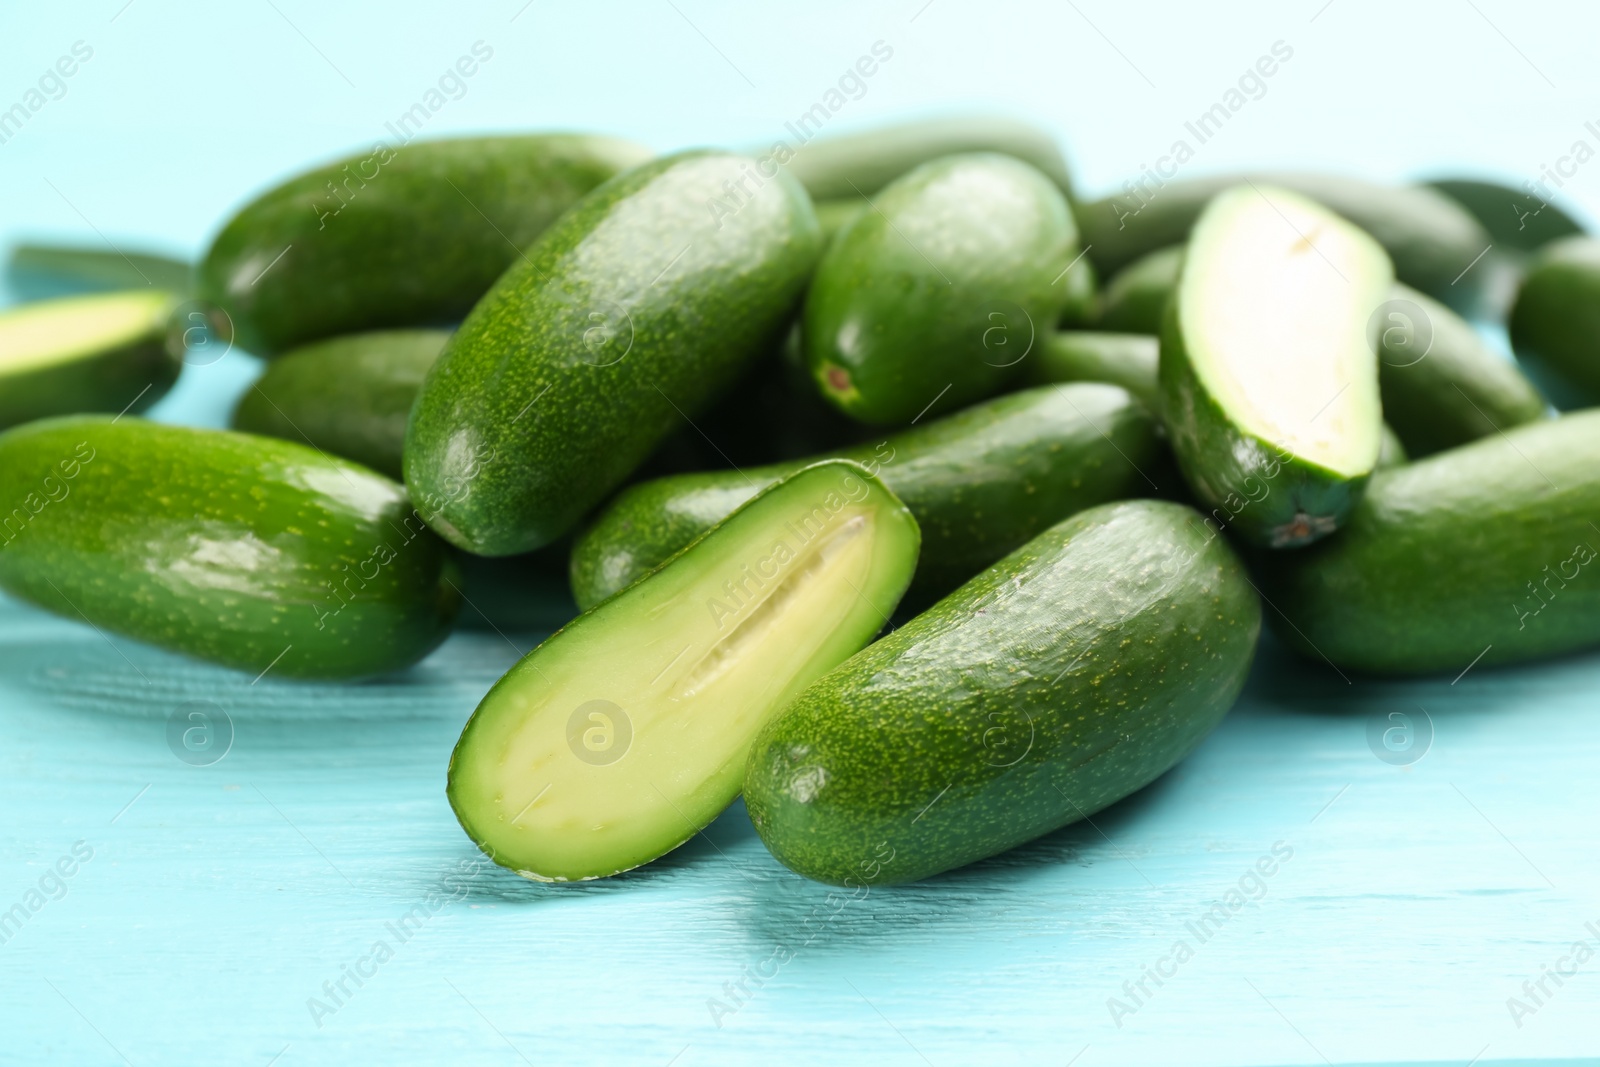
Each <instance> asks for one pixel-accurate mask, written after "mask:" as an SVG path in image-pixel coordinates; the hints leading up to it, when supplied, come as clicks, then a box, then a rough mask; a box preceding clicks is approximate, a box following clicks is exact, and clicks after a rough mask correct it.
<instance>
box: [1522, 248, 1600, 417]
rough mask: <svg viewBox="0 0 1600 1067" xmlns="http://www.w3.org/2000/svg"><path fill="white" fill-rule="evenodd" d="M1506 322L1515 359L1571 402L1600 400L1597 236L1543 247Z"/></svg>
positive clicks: (1599, 250) (1581, 403) (1599, 256)
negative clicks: (1547, 377) (1540, 373)
mask: <svg viewBox="0 0 1600 1067" xmlns="http://www.w3.org/2000/svg"><path fill="white" fill-rule="evenodd" d="M1507 325H1508V327H1509V329H1510V331H1511V345H1512V347H1513V348H1514V349H1515V350H1516V353H1517V358H1518V359H1522V360H1525V361H1527V362H1528V363H1530V364H1532V365H1533V366H1534V367H1535V368H1536V369H1538V370H1541V371H1543V372H1544V373H1546V374H1548V375H1550V376H1551V377H1553V378H1554V379H1555V380H1556V381H1557V382H1558V383H1559V384H1560V385H1561V386H1563V387H1564V390H1565V391H1566V392H1568V393H1570V394H1571V395H1570V398H1562V399H1568V400H1569V403H1570V406H1573V407H1578V406H1585V407H1586V406H1589V405H1591V404H1594V403H1596V402H1600V238H1593V237H1573V238H1568V239H1566V240H1562V241H1557V242H1555V243H1553V244H1550V245H1547V246H1546V247H1545V248H1544V249H1543V250H1541V251H1540V252H1539V253H1538V254H1537V255H1536V256H1535V257H1534V258H1533V261H1532V262H1531V263H1530V264H1529V267H1528V273H1527V277H1526V278H1524V279H1523V282H1522V288H1521V289H1520V290H1519V291H1518V293H1517V299H1516V303H1515V304H1514V305H1513V306H1512V309H1511V320H1510V322H1509V323H1508V324H1507ZM1563 406H1564V407H1565V406H1569V404H1563Z"/></svg>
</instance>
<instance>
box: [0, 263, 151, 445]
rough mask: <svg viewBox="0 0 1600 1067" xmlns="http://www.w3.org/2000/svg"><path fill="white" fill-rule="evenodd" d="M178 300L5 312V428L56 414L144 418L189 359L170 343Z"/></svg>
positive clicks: (95, 302)
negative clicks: (124, 414) (123, 414)
mask: <svg viewBox="0 0 1600 1067" xmlns="http://www.w3.org/2000/svg"><path fill="white" fill-rule="evenodd" d="M177 302H178V298H177V297H176V296H175V295H174V294H172V293H169V292H165V291H161V290H153V289H135V290H129V291H126V292H117V293H104V294H97V295H94V296H72V297H63V298H61V299H57V300H43V301H40V302H38V303H34V304H23V305H21V306H20V307H14V308H7V309H6V310H5V311H0V429H4V428H5V427H7V426H15V425H17V424H18V423H22V422H27V421H29V420H30V419H39V418H45V417H47V416H50V415H71V414H78V413H88V412H102V411H103V412H112V413H120V412H123V411H127V412H130V413H134V414H137V413H138V412H141V411H144V410H145V409H147V408H148V407H150V405H151V404H154V403H155V402H156V401H157V400H160V399H161V398H162V397H163V396H165V395H166V393H167V390H168V389H171V388H172V383H173V382H175V381H177V380H178V372H179V371H180V370H181V369H182V368H183V362H182V360H181V359H180V358H179V356H178V355H177V354H176V353H175V352H174V351H173V349H172V347H171V346H170V345H169V344H168V340H167V326H168V319H169V318H170V316H171V314H172V310H173V308H174V307H175V306H176V305H177Z"/></svg>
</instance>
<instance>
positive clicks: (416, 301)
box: [197, 133, 650, 356]
mask: <svg viewBox="0 0 1600 1067" xmlns="http://www.w3.org/2000/svg"><path fill="white" fill-rule="evenodd" d="M649 155H650V153H649V152H648V151H647V150H645V149H643V148H641V147H639V146H637V145H634V144H630V143H628V142H626V141H619V140H615V139H613V138H610V137H596V136H592V135H588V134H565V133H548V134H522V135H516V136H505V137H462V138H455V139H451V140H440V141H420V142H417V143H414V144H408V145H404V146H402V147H400V148H390V147H388V146H386V145H383V144H379V145H378V146H377V147H375V148H374V149H373V150H372V151H371V152H368V153H361V154H358V155H354V156H349V157H346V158H344V159H338V160H335V161H334V162H332V163H328V164H325V165H324V166H321V167H317V168H315V169H313V170H310V171H307V172H305V173H303V174H300V175H298V176H296V177H294V178H291V179H289V180H288V181H286V182H283V183H282V184H280V185H278V186H275V187H274V188H272V189H269V190H267V191H266V192H265V193H262V194H261V195H260V196H258V197H256V198H255V199H254V200H252V201H251V202H250V203H248V204H246V205H245V206H244V207H243V208H241V209H240V210H239V212H238V213H237V214H236V215H234V216H233V218H232V219H230V220H229V221H228V223H227V224H226V225H225V226H223V228H222V231H221V232H220V233H218V234H217V236H216V238H215V239H214V240H213V241H212V243H211V248H210V249H209V250H208V251H207V252H206V254H205V257H204V258H203V259H202V260H201V262H200V266H199V270H198V272H197V279H198V291H199V295H200V296H201V297H203V298H204V299H207V300H209V301H211V302H212V303H214V304H216V305H218V306H219V307H221V308H222V309H223V310H224V311H225V312H226V313H227V314H228V316H229V318H230V319H231V320H232V322H233V329H234V338H235V340H236V341H237V343H238V344H239V345H241V346H242V347H244V348H245V349H247V350H249V351H251V352H254V353H255V354H256V355H259V356H272V355H275V354H277V353H279V352H282V351H284V350H286V349H288V348H292V347H294V346H296V345H300V344H304V343H306V342H308V341H315V340H319V339H321V338H324V337H332V336H334V335H336V334H343V333H356V332H359V331H363V330H375V329H383V328H387V327H393V326H421V325H438V324H441V323H448V322H453V321H455V320H457V319H460V318H461V316H463V315H465V314H466V313H467V310H468V309H469V308H471V307H472V305H473V304H474V303H475V302H476V301H477V299H478V298H479V297H481V296H482V295H483V294H484V293H485V292H487V291H488V289H489V287H490V286H491V285H493V284H494V280H495V279H496V278H498V277H499V276H500V275H501V273H502V272H504V271H505V269H506V267H508V266H509V265H511V264H512V263H514V262H520V260H521V253H522V251H523V249H525V248H526V247H527V246H528V245H529V244H531V243H532V242H533V240H534V239H535V238H536V237H538V236H539V235H540V234H541V233H542V232H544V230H545V229H546V228H547V227H548V226H549V225H550V224H551V223H552V222H553V221H555V219H556V217H557V216H559V215H560V214H561V213H562V212H563V211H565V210H566V209H567V208H569V207H571V206H572V205H573V204H574V203H576V202H577V201H578V199H579V198H580V197H582V196H583V195H584V194H586V193H588V192H589V191H590V190H591V189H593V188H595V186H597V185H599V184H600V183H601V182H604V181H606V180H607V179H609V178H611V177H612V176H614V175H615V174H617V173H618V172H619V171H622V170H625V169H626V168H628V167H631V166H634V165H635V164H637V163H640V162H643V161H644V160H645V159H647V158H648V157H649Z"/></svg>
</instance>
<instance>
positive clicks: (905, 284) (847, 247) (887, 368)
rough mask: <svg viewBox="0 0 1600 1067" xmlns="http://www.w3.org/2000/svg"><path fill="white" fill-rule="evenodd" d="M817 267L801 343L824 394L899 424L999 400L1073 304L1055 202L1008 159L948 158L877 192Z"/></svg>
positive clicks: (1067, 237) (1065, 236) (1071, 236)
mask: <svg viewBox="0 0 1600 1067" xmlns="http://www.w3.org/2000/svg"><path fill="white" fill-rule="evenodd" d="M873 208H874V210H872V211H871V212H865V213H863V214H861V215H859V216H857V217H856V218H855V219H854V220H853V221H852V222H850V223H848V224H847V225H846V226H845V227H844V229H842V230H841V231H839V233H838V235H837V236H835V237H834V239H833V243H832V244H830V245H829V246H828V249H827V251H826V252H825V253H824V254H823V257H822V261H821V262H820V263H819V264H818V265H817V272H816V277H815V278H813V279H812V281H811V288H810V290H809V292H808V293H807V295H806V306H805V317H804V320H803V343H804V346H805V354H806V361H807V363H808V364H809V366H810V368H811V373H812V374H813V376H814V377H815V378H816V381H817V384H818V386H819V387H820V388H821V390H822V394H823V395H824V396H825V397H827V398H828V399H829V400H830V401H831V402H832V403H833V404H834V405H835V406H837V407H838V408H839V410H841V411H843V412H845V413H846V414H847V415H850V416H851V417H853V418H855V419H858V420H860V421H861V422H865V423H870V424H872V425H879V426H887V425H904V424H906V423H909V422H911V421H912V420H913V419H916V418H919V417H921V416H923V415H924V414H928V413H932V412H938V411H948V410H951V409H953V408H957V407H961V406H963V405H965V404H970V403H972V402H973V401H975V400H981V399H983V398H984V397H986V396H989V395H991V394H993V393H995V392H998V391H999V390H1000V389H1001V388H1002V387H1003V386H1004V385H1005V384H1006V383H1007V382H1009V381H1012V380H1014V379H1015V378H1016V377H1017V375H1018V374H1019V373H1020V371H1021V367H1020V364H1021V362H1022V361H1023V360H1024V359H1025V358H1026V356H1027V354H1028V352H1029V351H1030V350H1031V349H1032V347H1033V346H1034V344H1035V343H1036V338H1037V337H1039V336H1041V335H1043V334H1045V333H1047V332H1048V331H1050V330H1051V329H1053V328H1054V327H1055V325H1056V323H1057V322H1058V321H1059V320H1060V318H1061V315H1062V311H1063V309H1064V308H1066V306H1067V304H1068V302H1069V301H1070V300H1071V299H1072V298H1073V292H1072V291H1071V290H1070V289H1069V287H1068V286H1066V285H1062V284H1057V283H1059V282H1060V281H1061V280H1062V279H1063V277H1064V275H1065V274H1066V273H1067V268H1068V267H1069V266H1070V265H1071V263H1072V261H1073V259H1074V258H1075V257H1076V256H1077V254H1078V231H1077V226H1076V225H1075V224H1074V222H1073V219H1072V212H1071V209H1070V208H1069V207H1068V206H1067V201H1066V199H1065V198H1064V197H1063V196H1062V195H1061V191H1060V190H1059V189H1057V188H1056V187H1055V186H1054V185H1052V184H1051V183H1050V181H1049V179H1047V178H1046V177H1045V176H1044V175H1043V174H1041V173H1039V171H1037V170H1035V169H1034V168H1032V167H1030V166H1028V165H1027V164H1025V163H1021V162H1019V161H1017V160H1015V159H1012V158H1010V157H1009V156H1001V155H994V154H975V155H963V156H950V157H947V158H945V159H940V160H935V161H934V162H932V163H928V164H925V165H923V166H921V167H918V168H917V169H916V170H914V171H912V172H910V173H909V174H907V175H905V176H904V177H902V178H899V179H897V180H896V181H894V182H893V183H892V184H890V185H889V187H888V188H886V189H884V190H883V192H882V193H881V194H879V195H878V197H877V198H876V199H875V200H874V202H873Z"/></svg>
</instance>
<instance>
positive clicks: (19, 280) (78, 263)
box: [6, 241, 194, 296]
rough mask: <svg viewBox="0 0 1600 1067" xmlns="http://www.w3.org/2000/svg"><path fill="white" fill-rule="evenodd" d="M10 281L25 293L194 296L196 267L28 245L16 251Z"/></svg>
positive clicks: (117, 251) (119, 252)
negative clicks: (126, 292)
mask: <svg viewBox="0 0 1600 1067" xmlns="http://www.w3.org/2000/svg"><path fill="white" fill-rule="evenodd" d="M6 280H7V281H8V282H9V283H10V284H11V286H12V287H13V288H15V289H17V290H18V291H20V292H33V291H35V290H47V291H49V293H50V295H52V296H54V295H57V294H59V293H61V292H62V291H66V292H73V293H78V292H83V293H99V292H107V291H114V290H119V289H147V290H148V289H163V290H166V291H167V292H169V293H184V294H187V293H188V292H189V288H190V286H191V285H192V284H193V282H194V266H193V265H192V264H190V263H186V262H184V261H183V260H181V259H174V258H173V257H171V256H164V255H161V254H159V253H155V252H139V251H135V250H133V249H129V248H109V249H108V248H85V247H83V246H82V245H58V244H53V243H51V244H46V243H43V242H31V241H25V242H23V243H21V244H19V245H17V246H16V247H15V248H13V249H12V250H11V257H10V259H8V260H7V262H6Z"/></svg>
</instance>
